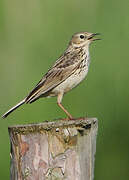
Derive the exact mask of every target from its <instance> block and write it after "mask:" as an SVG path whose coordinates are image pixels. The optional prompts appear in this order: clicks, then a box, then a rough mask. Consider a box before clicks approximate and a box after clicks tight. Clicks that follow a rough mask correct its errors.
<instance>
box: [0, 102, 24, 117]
mask: <svg viewBox="0 0 129 180" xmlns="http://www.w3.org/2000/svg"><path fill="white" fill-rule="evenodd" d="M24 103H25V99H23V100H22V101H20V102H19V103H18V104H16V105H15V106H13V107H12V108H11V109H9V110H8V111H7V112H6V113H5V114H3V116H2V118H6V117H7V116H8V115H9V114H10V113H11V112H13V111H14V110H15V109H17V108H18V107H20V106H21V105H22V104H24Z"/></svg>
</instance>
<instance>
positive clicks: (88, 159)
mask: <svg viewBox="0 0 129 180" xmlns="http://www.w3.org/2000/svg"><path fill="white" fill-rule="evenodd" d="M97 128H98V124H97V120H96V119H95V118H80V119H75V120H70V121H67V120H60V121H54V122H44V123H38V124H29V125H16V126H11V127H9V128H8V130H9V135H10V142H11V153H10V156H11V170H10V179H11V180H93V177H94V156H95V152H96V135H97Z"/></svg>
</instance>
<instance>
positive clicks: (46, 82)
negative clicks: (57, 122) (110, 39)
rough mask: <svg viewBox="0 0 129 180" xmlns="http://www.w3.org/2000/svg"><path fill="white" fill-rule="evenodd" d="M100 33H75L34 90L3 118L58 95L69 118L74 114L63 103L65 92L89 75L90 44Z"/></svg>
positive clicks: (61, 106)
mask: <svg viewBox="0 0 129 180" xmlns="http://www.w3.org/2000/svg"><path fill="white" fill-rule="evenodd" d="M96 35H100V33H90V32H85V31H84V32H79V33H75V34H74V35H73V36H72V38H71V40H70V42H69V44H68V46H67V48H66V50H65V51H64V53H63V54H62V55H61V56H60V57H59V58H58V59H57V60H56V62H55V63H54V65H53V66H52V67H51V68H50V69H49V70H48V71H47V73H46V74H45V75H44V76H43V77H42V79H41V80H40V81H39V82H38V84H37V85H36V86H35V87H34V88H33V89H32V91H31V92H30V93H29V94H28V95H27V96H26V97H25V98H24V99H23V100H22V101H20V102H19V103H18V104H16V105H15V106H13V107H12V108H11V109H9V110H8V111H7V112H6V113H5V114H3V116H2V118H6V117H7V116H8V115H9V114H10V113H12V112H13V111H14V110H16V109H17V108H18V107H20V106H21V105H23V104H30V103H33V102H34V101H36V100H38V99H39V98H42V97H54V96H57V104H58V106H59V107H60V108H61V109H62V110H63V111H64V112H65V114H66V115H67V118H66V119H68V120H72V119H73V116H72V115H71V114H70V113H69V112H68V111H67V109H66V108H65V107H64V106H63V105H62V99H63V96H64V94H66V93H67V92H69V91H70V90H72V89H73V88H75V87H76V86H77V85H79V84H80V82H81V81H82V80H84V79H85V77H86V76H87V73H88V70H89V65H90V55H89V46H90V44H91V43H92V42H93V41H96V40H100V38H96Z"/></svg>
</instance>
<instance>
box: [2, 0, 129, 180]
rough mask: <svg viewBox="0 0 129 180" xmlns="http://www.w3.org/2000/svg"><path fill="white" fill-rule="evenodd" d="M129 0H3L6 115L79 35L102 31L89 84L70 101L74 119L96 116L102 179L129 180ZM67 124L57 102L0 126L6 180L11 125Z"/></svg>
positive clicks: (26, 110)
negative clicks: (62, 122) (9, 127)
mask: <svg viewBox="0 0 129 180" xmlns="http://www.w3.org/2000/svg"><path fill="white" fill-rule="evenodd" d="M128 7H129V1H127V0H125V1H121V0H117V1H112V0H108V1H103V0H96V1H93V0H70V1H64V0H63V1H61V0H55V1H52V0H37V1H33V0H27V1H26V0H22V1H19V0H12V1H10V0H1V1H0V84H1V88H0V91H1V92H0V100H1V103H0V114H1V115H2V114H3V113H4V112H5V111H7V110H8V109H9V108H10V107H11V106H13V105H15V104H16V103H17V102H19V101H20V100H22V98H24V97H25V96H26V95H27V94H28V92H29V91H30V90H31V89H32V88H33V87H34V86H35V85H36V83H37V82H38V81H39V80H40V78H41V77H42V75H43V74H44V73H46V71H47V69H48V68H49V67H50V66H51V65H52V64H53V62H55V60H56V58H58V57H59V56H60V55H61V54H62V52H63V51H64V50H65V48H66V46H67V44H68V42H69V40H70V38H71V36H72V34H73V33H75V32H79V31H89V32H100V33H101V34H102V39H103V40H102V41H96V42H95V43H94V44H92V45H91V47H90V55H91V65H90V70H89V73H88V76H87V80H85V81H84V82H83V83H81V85H80V86H78V87H77V88H75V89H74V90H73V91H71V92H69V93H68V94H67V95H65V98H64V99H63V104H64V106H65V107H67V109H68V110H69V112H71V114H72V115H74V116H75V117H80V116H85V117H86V116H88V117H97V118H98V120H99V132H98V138H97V154H96V163H95V180H109V179H110V180H114V179H117V180H121V179H122V180H123V179H124V180H126V179H129V105H128V104H129V10H128ZM59 117H65V114H64V113H63V112H62V111H61V110H60V109H59V108H58V107H57V104H56V99H55V98H51V99H40V100H39V101H36V102H35V103H33V104H31V105H24V106H23V107H21V108H19V109H18V110H17V111H15V112H14V113H12V114H11V115H10V116H9V117H8V118H7V119H5V120H2V119H1V121H0V162H1V163H0V179H4V180H6V179H9V169H10V159H9V152H10V145H9V137H8V129H7V128H8V126H10V125H14V124H25V123H33V122H41V121H45V120H53V119H54V118H59Z"/></svg>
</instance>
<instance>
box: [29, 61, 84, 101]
mask: <svg viewBox="0 0 129 180" xmlns="http://www.w3.org/2000/svg"><path fill="white" fill-rule="evenodd" d="M71 58H72V57H71ZM61 59H62V60H61ZM64 60H65V59H63V57H61V58H60V59H59V63H57V62H56V64H55V65H54V66H53V67H52V68H51V69H50V70H49V71H48V73H46V74H45V75H44V77H43V78H42V79H41V80H40V81H39V83H38V84H37V85H36V87H35V88H34V89H33V90H32V91H31V92H30V94H29V95H28V96H27V97H26V103H31V102H33V101H34V100H35V99H37V98H38V97H40V96H41V95H43V94H45V93H47V92H49V91H50V90H51V89H53V88H54V87H56V86H57V85H59V84H60V83H62V82H63V81H64V80H65V79H67V78H68V77H69V76H71V75H72V74H73V73H74V72H75V71H76V69H77V68H78V67H79V65H80V62H78V61H75V60H74V58H72V59H70V60H65V61H64Z"/></svg>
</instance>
